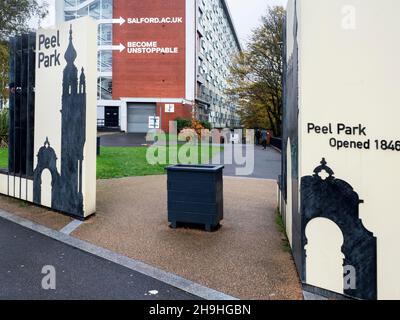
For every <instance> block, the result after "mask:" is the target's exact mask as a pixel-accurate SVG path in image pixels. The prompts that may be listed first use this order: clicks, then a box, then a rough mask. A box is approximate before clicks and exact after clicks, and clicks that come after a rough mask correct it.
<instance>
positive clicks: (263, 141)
mask: <svg viewBox="0 0 400 320" xmlns="http://www.w3.org/2000/svg"><path fill="white" fill-rule="evenodd" d="M267 138H268V132H267V130H265V129H263V130H261V144H262V146H263V148H264V150H267Z"/></svg>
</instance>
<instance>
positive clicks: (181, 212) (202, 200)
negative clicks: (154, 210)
mask: <svg viewBox="0 0 400 320" xmlns="http://www.w3.org/2000/svg"><path fill="white" fill-rule="evenodd" d="M223 169H224V166H213V165H182V164H179V165H175V166H170V167H167V168H166V170H167V174H168V221H169V222H170V223H171V227H172V228H176V227H177V223H178V222H180V223H193V224H204V225H205V228H206V230H207V231H211V230H212V229H213V228H215V227H216V226H218V225H219V223H220V221H221V220H222V219H223V217H224V201H223V191H224V190H223V179H222V176H223Z"/></svg>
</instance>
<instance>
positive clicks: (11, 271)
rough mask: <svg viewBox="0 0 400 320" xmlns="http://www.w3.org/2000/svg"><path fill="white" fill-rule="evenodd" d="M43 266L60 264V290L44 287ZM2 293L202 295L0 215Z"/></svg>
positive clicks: (37, 295)
mask: <svg viewBox="0 0 400 320" xmlns="http://www.w3.org/2000/svg"><path fill="white" fill-rule="evenodd" d="M44 266H53V267H54V268H55V271H56V277H55V280H56V282H55V283H56V289H55V290H45V289H43V288H42V279H43V278H44V277H45V276H46V274H42V268H43V267H44ZM0 299H1V300H5V299H17V300H25V299H34V300H39V299H49V300H59V299H65V300H72V299H74V300H76V299H78V300H85V299H96V300H97V299H123V300H127V299H138V300H193V299H199V298H198V297H196V296H193V295H191V294H189V293H187V292H185V291H183V290H180V289H177V288H175V287H173V286H170V285H168V284H165V283H163V282H161V281H158V280H156V279H153V278H151V277H148V276H146V275H143V274H141V273H138V272H135V271H132V270H130V269H128V268H125V267H123V266H120V265H118V264H115V263H113V262H110V261H107V260H105V259H102V258H100V257H97V256H95V255H92V254H90V253H86V252H84V251H81V250H79V249H76V248H74V247H71V246H69V245H67V244H64V243H62V242H59V241H57V240H54V239H52V238H49V237H47V236H44V235H42V234H40V233H37V232H35V231H32V230H29V229H26V228H24V227H22V226H20V225H18V224H15V223H13V222H10V221H7V220H5V219H3V218H0Z"/></svg>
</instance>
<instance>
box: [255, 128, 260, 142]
mask: <svg viewBox="0 0 400 320" xmlns="http://www.w3.org/2000/svg"><path fill="white" fill-rule="evenodd" d="M260 139H261V131H260V129H257V130H256V145H257V146H258V145H260Z"/></svg>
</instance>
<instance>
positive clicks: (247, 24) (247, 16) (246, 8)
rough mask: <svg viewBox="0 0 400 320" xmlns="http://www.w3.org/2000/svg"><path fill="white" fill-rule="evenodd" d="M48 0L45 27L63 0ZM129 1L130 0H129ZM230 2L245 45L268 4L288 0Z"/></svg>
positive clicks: (230, 0)
mask: <svg viewBox="0 0 400 320" xmlns="http://www.w3.org/2000/svg"><path fill="white" fill-rule="evenodd" d="M40 1H41V2H43V1H47V3H49V5H50V8H49V9H50V10H49V11H50V13H49V16H48V17H47V18H46V21H44V22H43V23H42V25H43V26H44V27H46V26H51V25H53V24H54V21H55V12H54V2H55V1H62V0H40ZM128 1H129V0H128ZM226 1H227V2H228V5H229V8H230V11H231V14H232V18H233V22H234V24H235V26H236V31H237V33H238V35H239V38H240V40H241V42H242V44H243V45H245V44H246V42H247V39H248V36H249V35H250V34H251V30H253V29H254V28H256V27H257V26H258V25H259V24H260V18H261V16H262V15H263V14H264V13H265V12H266V10H267V8H268V6H274V5H283V6H286V3H287V0H226Z"/></svg>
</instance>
